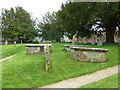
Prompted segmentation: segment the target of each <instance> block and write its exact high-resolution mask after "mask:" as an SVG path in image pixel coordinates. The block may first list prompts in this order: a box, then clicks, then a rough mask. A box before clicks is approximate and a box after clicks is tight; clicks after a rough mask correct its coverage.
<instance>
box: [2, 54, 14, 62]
mask: <svg viewBox="0 0 120 90" xmlns="http://www.w3.org/2000/svg"><path fill="white" fill-rule="evenodd" d="M13 56H15V55H12V56H9V57H6V58H3V59H0V62H2V61H5V60H7V59H10V58H12V57H13Z"/></svg>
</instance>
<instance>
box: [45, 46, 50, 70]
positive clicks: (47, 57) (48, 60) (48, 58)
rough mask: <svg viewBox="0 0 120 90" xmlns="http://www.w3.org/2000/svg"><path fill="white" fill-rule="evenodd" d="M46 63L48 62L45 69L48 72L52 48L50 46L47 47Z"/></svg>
mask: <svg viewBox="0 0 120 90" xmlns="http://www.w3.org/2000/svg"><path fill="white" fill-rule="evenodd" d="M45 62H46V65H45V68H46V71H48V70H49V68H50V48H49V46H48V45H46V46H45Z"/></svg>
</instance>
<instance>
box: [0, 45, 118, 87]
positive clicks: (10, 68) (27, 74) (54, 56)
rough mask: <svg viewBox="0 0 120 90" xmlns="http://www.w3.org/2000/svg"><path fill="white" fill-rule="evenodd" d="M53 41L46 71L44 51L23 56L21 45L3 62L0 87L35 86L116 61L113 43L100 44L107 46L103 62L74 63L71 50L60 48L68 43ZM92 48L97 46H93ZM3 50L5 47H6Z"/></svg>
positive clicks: (109, 65)
mask: <svg viewBox="0 0 120 90" xmlns="http://www.w3.org/2000/svg"><path fill="white" fill-rule="evenodd" d="M52 44H53V47H52V52H51V64H52V65H51V69H50V70H49V71H45V60H44V54H39V55H26V51H25V47H24V45H22V46H21V47H20V48H21V49H22V50H20V51H19V52H17V54H16V56H14V57H13V58H11V59H9V60H6V61H4V62H2V68H3V69H2V75H3V77H2V87H3V88H36V87H40V86H42V85H46V84H50V83H53V82H58V81H61V80H64V79H68V78H72V77H76V76H81V75H85V74H89V73H93V72H95V71H97V70H100V69H104V68H107V67H111V66H114V65H117V64H118V46H117V45H116V44H105V45H104V46H102V48H106V49H109V52H108V53H107V61H106V62H105V63H91V62H81V61H76V62H75V61H74V60H73V59H72V58H71V55H70V52H64V51H63V45H66V44H67V43H52ZM68 44H70V43H68ZM91 47H98V46H95V45H93V46H91ZM98 48H101V47H98ZM3 49H7V46H6V47H4V48H3ZM11 50H12V49H11Z"/></svg>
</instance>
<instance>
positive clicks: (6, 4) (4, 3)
mask: <svg viewBox="0 0 120 90" xmlns="http://www.w3.org/2000/svg"><path fill="white" fill-rule="evenodd" d="M66 1H67V0H0V12H1V10H2V8H6V9H10V8H11V7H16V6H20V7H23V8H24V9H25V10H27V11H28V12H29V13H30V14H32V16H33V17H34V18H35V17H38V18H40V17H41V16H40V15H44V13H45V12H47V11H50V12H52V11H57V10H59V9H60V6H61V4H62V3H65V2H66Z"/></svg>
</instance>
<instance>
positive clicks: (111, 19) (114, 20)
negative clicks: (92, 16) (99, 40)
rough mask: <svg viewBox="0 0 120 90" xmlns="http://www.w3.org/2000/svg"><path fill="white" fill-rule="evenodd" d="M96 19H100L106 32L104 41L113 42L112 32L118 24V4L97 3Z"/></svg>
mask: <svg viewBox="0 0 120 90" xmlns="http://www.w3.org/2000/svg"><path fill="white" fill-rule="evenodd" d="M96 9H97V12H96V14H97V18H101V19H102V22H103V27H104V28H105V31H106V41H107V42H112V43H113V42H114V32H115V29H116V27H117V26H118V22H119V18H118V17H119V16H118V15H119V14H118V3H117V2H106V3H97V6H96Z"/></svg>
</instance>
